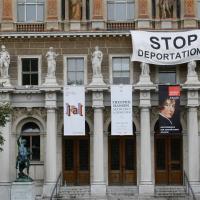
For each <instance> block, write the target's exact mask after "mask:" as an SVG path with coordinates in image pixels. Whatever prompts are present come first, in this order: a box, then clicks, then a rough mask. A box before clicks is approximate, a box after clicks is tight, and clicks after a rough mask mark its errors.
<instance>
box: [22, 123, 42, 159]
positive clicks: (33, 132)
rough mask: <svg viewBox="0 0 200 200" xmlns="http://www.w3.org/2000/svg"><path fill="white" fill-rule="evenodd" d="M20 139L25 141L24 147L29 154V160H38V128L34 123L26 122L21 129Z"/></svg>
mask: <svg viewBox="0 0 200 200" xmlns="http://www.w3.org/2000/svg"><path fill="white" fill-rule="evenodd" d="M21 135H22V139H25V140H26V147H27V148H28V150H29V151H30V152H31V155H30V160H32V161H39V160H40V128H39V126H38V125H37V124H35V123H34V122H27V123H25V124H24V125H23V126H22V129H21Z"/></svg>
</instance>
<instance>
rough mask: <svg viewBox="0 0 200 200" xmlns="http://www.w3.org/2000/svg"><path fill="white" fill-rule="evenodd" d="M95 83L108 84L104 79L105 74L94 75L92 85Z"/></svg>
mask: <svg viewBox="0 0 200 200" xmlns="http://www.w3.org/2000/svg"><path fill="white" fill-rule="evenodd" d="M93 85H100V86H105V85H106V84H105V83H104V81H103V76H102V75H98V76H93V77H92V82H91V83H90V86H93Z"/></svg>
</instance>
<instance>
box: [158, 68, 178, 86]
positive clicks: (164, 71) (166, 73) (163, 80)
mask: <svg viewBox="0 0 200 200" xmlns="http://www.w3.org/2000/svg"><path fill="white" fill-rule="evenodd" d="M159 83H160V84H172V85H173V84H176V68H175V67H174V66H171V67H170V66H159Z"/></svg>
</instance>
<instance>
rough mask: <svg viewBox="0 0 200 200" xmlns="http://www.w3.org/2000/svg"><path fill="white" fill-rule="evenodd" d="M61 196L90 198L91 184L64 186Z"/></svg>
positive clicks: (63, 197) (61, 189)
mask: <svg viewBox="0 0 200 200" xmlns="http://www.w3.org/2000/svg"><path fill="white" fill-rule="evenodd" d="M59 197H60V198H62V199H79V198H81V199H89V197H90V187H89V186H63V187H61V188H60V192H59Z"/></svg>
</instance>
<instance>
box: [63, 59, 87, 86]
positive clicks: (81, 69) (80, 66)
mask: <svg viewBox="0 0 200 200" xmlns="http://www.w3.org/2000/svg"><path fill="white" fill-rule="evenodd" d="M64 62H65V73H64V74H66V75H65V77H64V79H65V82H66V83H67V84H68V85H71V84H76V85H83V84H86V70H85V66H86V57H79V56H74V57H71V56H70V57H67V56H64Z"/></svg>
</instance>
